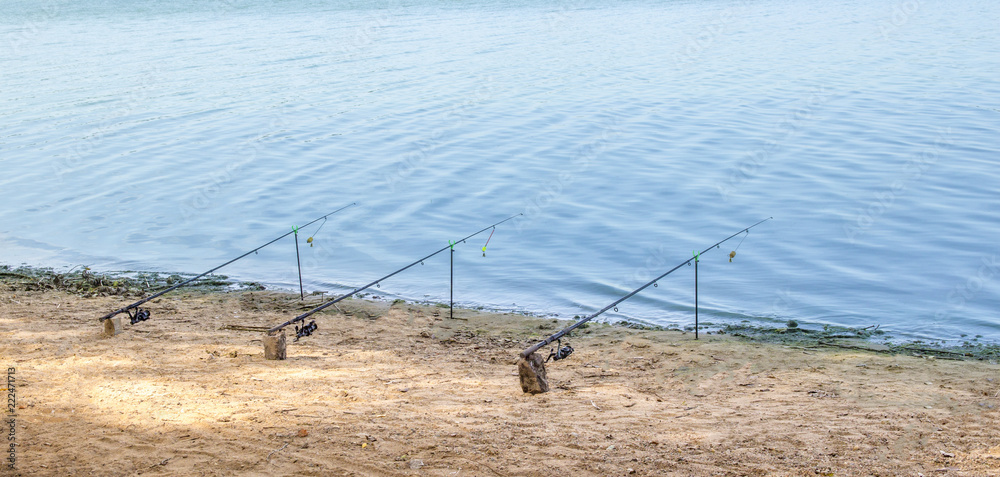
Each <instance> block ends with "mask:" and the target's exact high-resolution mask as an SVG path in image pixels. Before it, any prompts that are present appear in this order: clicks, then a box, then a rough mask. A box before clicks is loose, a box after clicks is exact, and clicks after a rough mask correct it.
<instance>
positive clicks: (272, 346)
mask: <svg viewBox="0 0 1000 477" xmlns="http://www.w3.org/2000/svg"><path fill="white" fill-rule="evenodd" d="M264 359H271V360H275V359H285V331H284V330H282V331H281V332H280V333H278V334H274V335H272V334H265V335H264Z"/></svg>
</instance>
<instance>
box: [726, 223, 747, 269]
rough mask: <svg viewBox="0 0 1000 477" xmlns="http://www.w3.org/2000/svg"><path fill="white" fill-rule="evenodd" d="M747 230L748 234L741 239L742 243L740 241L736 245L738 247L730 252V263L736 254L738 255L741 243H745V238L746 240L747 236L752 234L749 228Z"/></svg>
mask: <svg viewBox="0 0 1000 477" xmlns="http://www.w3.org/2000/svg"><path fill="white" fill-rule="evenodd" d="M745 232H746V233H747V234H746V235H744V236H743V239H742V240H740V243H738V244H737V245H736V249H735V250H733V251H732V252H729V262H730V263H732V261H733V257H735V256H736V250H739V249H740V245H743V240H746V239H747V236H749V235H750V229H747V230H746V231H745Z"/></svg>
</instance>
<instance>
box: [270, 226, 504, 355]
mask: <svg viewBox="0 0 1000 477" xmlns="http://www.w3.org/2000/svg"><path fill="white" fill-rule="evenodd" d="M519 215H524V214H523V213H521V214H516V215H512V216H510V217H507V218H506V219H503V220H501V221H499V222H497V223H495V224H493V225H488V226H486V227H483V228H482V229H480V230H479V231H478V232H474V233H471V234H469V235H467V236H465V237H464V238H461V239H458V240H454V241H452V240H449V241H448V245H445V246H444V247H442V248H441V249H439V250H437V251H436V252H434V253H431V254H430V255H427V256H426V257H424V258H421V259H419V260H416V261H414V262H413V263H411V264H409V265H407V266H405V267H403V268H400V269H399V270H396V271H394V272H392V273H390V274H388V275H386V276H384V277H382V278H379V279H378V280H375V281H373V282H371V283H369V284H367V285H365V286H363V287H359V288H356V289H354V290H353V291H351V292H349V293H346V294H344V295H341V296H339V297H337V298H334V299H333V300H330V301H328V302H326V303H324V304H322V305H320V306H317V307H316V308H313V309H312V310H309V311H307V312H305V313H303V314H301V315H299V316H296V317H295V318H292V319H290V320H288V321H286V322H284V323H282V324H280V325H277V326H275V327H273V328H271V329H270V330H268V331H267V334H268V335H272V334H274V333H277V332H278V331H281V329H282V328H284V327H286V326H288V325H291V324H293V323H298V322H300V321H303V320H305V319H306V318H308V317H309V316H310V315H312V314H314V313H317V312H319V311H322V310H323V309H325V308H327V307H330V306H333V305H334V304H336V303H337V302H339V301H341V300H346V299H347V298H350V297H351V296H353V295H355V294H357V293H359V292H361V291H364V290H366V289H368V288H370V287H371V286H376V287H379V286H381V285H379V283H380V282H382V281H383V280H386V279H388V278H390V277H392V276H394V275H396V274H399V273H401V272H403V271H405V270H407V269H409V268H410V267H413V266H414V265H417V264H423V263H424V260H427V259H428V258H431V257H433V256H435V255H437V254H439V253H441V252H444V251H445V250H454V247H455V244H458V243H465V241H466V240H467V239H470V238H472V237H475V236H476V235H479V234H481V233H483V232H485V231H487V230H489V229H491V228H496V226H497V225H500V224H502V223H504V222H507V221H508V220H511V219H513V218H514V217H517V216H519ZM312 325H313V323H310V325H309V326H310V328H311V329H310V330H309V333H312V332H315V331H316V328H315V327H313V326H312ZM307 336H308V335H307Z"/></svg>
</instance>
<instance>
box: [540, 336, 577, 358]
mask: <svg viewBox="0 0 1000 477" xmlns="http://www.w3.org/2000/svg"><path fill="white" fill-rule="evenodd" d="M556 347H557V348H559V351H556V350H554V349H553V350H552V351H551V352H549V357H548V358H545V362H546V363H548V362H549V360H550V359H551V360H555V361H559V360H560V359H566V358H569V355H571V354H573V347H572V346H570V345H566V346H562V340H561V339H560V340H556Z"/></svg>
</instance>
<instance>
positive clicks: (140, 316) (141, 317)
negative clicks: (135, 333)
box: [125, 307, 149, 325]
mask: <svg viewBox="0 0 1000 477" xmlns="http://www.w3.org/2000/svg"><path fill="white" fill-rule="evenodd" d="M134 310H135V311H133V309H128V310H125V313H127V314H128V319H129V321H130V322H131V323H132V324H133V325H134V324H136V323H138V322H140V321H146V320H148V319H149V310H143V309H142V308H139V307H136V308H134Z"/></svg>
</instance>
